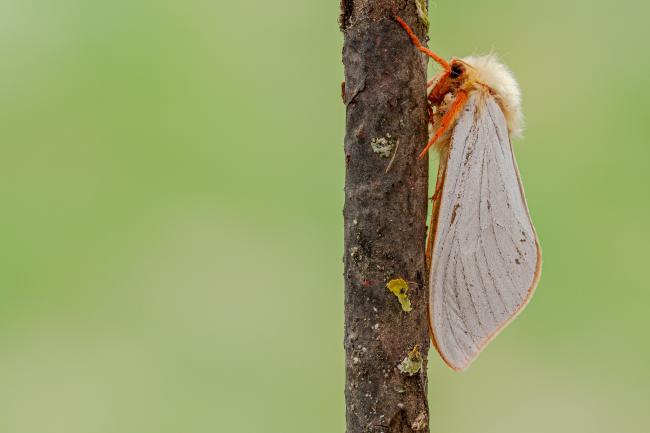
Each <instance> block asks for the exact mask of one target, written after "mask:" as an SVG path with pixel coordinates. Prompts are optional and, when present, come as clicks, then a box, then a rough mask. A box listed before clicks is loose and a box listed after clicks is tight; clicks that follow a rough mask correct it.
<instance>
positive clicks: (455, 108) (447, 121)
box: [419, 89, 467, 158]
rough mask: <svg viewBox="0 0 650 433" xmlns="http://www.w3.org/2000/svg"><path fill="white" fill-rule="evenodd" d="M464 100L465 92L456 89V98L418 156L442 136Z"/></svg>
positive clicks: (463, 103) (424, 153)
mask: <svg viewBox="0 0 650 433" xmlns="http://www.w3.org/2000/svg"><path fill="white" fill-rule="evenodd" d="M465 102H467V92H466V91H464V90H462V89H461V90H458V92H457V93H456V99H454V102H452V104H451V107H449V109H448V110H447V112H446V113H445V115H444V116H442V119H441V120H440V126H439V127H438V130H437V131H436V132H435V134H433V137H431V139H430V140H429V142H428V143H427V145H426V147H425V148H424V149H423V150H422V152H420V156H419V158H422V157H424V155H426V154H427V152H428V151H429V149H430V148H431V146H433V144H434V143H435V142H436V141H437V140H438V139H439V138H440V137H441V136H442V134H444V133H445V131H447V129H449V127H450V126H451V124H452V123H454V120H456V116H457V115H458V112H459V111H460V110H461V109H462V108H463V107H464V106H465Z"/></svg>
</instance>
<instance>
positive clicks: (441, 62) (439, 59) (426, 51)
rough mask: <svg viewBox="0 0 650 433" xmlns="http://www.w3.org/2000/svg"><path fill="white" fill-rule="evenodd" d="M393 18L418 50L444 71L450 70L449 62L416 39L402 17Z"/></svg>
mask: <svg viewBox="0 0 650 433" xmlns="http://www.w3.org/2000/svg"><path fill="white" fill-rule="evenodd" d="M395 20H396V21H397V22H398V23H399V24H400V25H401V26H402V27H403V28H404V30H406V33H407V34H408V35H409V38H411V41H412V42H413V45H415V46H416V47H417V49H418V50H420V51H422V52H423V53H424V54H426V55H427V56H429V57H431V58H432V59H433V60H435V61H436V62H437V63H438V64H439V65H440V66H442V68H443V69H444V70H445V71H451V66H449V63H448V62H447V61H446V60H445V59H443V58H442V57H440V56H439V55H437V54H436V53H434V52H433V51H431V50H430V49H428V48H427V47H425V46H424V45H422V43H421V42H420V39H418V37H417V36H416V35H415V33H414V32H413V30H411V28H410V27H409V26H408V24H406V22H404V20H403V19H401V18H400V17H399V16H397V15H395Z"/></svg>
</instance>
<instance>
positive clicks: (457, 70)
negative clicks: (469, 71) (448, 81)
mask: <svg viewBox="0 0 650 433" xmlns="http://www.w3.org/2000/svg"><path fill="white" fill-rule="evenodd" d="M449 75H450V76H451V78H458V77H460V76H461V75H463V68H462V66H460V65H459V64H454V65H452V66H451V72H450V73H449Z"/></svg>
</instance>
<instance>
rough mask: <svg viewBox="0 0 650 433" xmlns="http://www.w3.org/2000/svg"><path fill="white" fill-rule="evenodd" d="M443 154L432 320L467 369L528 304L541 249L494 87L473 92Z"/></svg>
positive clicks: (438, 341)
mask: <svg viewBox="0 0 650 433" xmlns="http://www.w3.org/2000/svg"><path fill="white" fill-rule="evenodd" d="M444 153H447V158H446V159H445V163H444V165H443V164H441V166H443V167H444V174H443V179H439V182H442V184H441V185H442V188H441V191H440V192H439V197H438V200H437V203H435V205H434V215H433V218H432V223H431V224H432V229H433V235H432V236H433V245H432V247H431V250H432V251H431V268H430V277H429V278H430V302H429V320H430V324H431V332H432V337H433V341H434V345H435V346H436V348H437V349H438V352H439V353H440V355H441V356H442V358H443V359H444V360H445V362H446V363H447V364H448V365H449V366H450V367H451V368H453V369H455V370H462V369H464V368H466V367H467V366H468V365H469V364H470V363H471V362H472V361H473V360H474V359H475V358H476V356H477V355H478V354H479V353H480V351H481V350H482V349H483V348H484V347H485V346H486V345H487V344H488V343H489V342H490V341H491V340H492V339H493V338H494V337H495V336H496V334H497V333H498V332H499V331H500V330H501V329H503V327H504V326H506V325H507V324H508V323H509V322H510V321H511V320H512V319H513V318H514V317H515V316H516V315H517V314H518V313H519V312H520V311H521V310H522V308H523V307H524V306H525V305H526V303H527V302H528V300H529V299H530V297H531V295H532V292H533V290H534V289H535V286H536V285H537V281H538V279H539V273H540V267H541V253H540V250H539V246H538V241H537V236H536V234H535V230H534V228H533V225H532V222H531V220H530V216H529V213H528V208H527V205H526V200H525V198H524V193H523V187H522V186H521V181H520V178H519V171H518V168H517V165H516V162H515V159H514V155H513V152H512V147H511V144H510V137H509V131H508V125H507V122H506V118H505V116H504V113H503V111H502V109H501V107H500V106H499V104H498V103H497V102H496V101H495V99H494V97H493V96H492V95H491V94H490V93H489V92H487V91H485V92H484V91H481V90H475V91H472V92H471V93H470V95H469V99H468V101H467V103H466V104H465V106H464V108H463V110H462V112H461V113H460V115H459V117H458V120H457V122H456V124H455V127H454V129H453V133H452V137H451V140H450V144H449V147H448V149H447V150H446V152H444ZM444 153H443V155H444Z"/></svg>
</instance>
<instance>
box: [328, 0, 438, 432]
mask: <svg viewBox="0 0 650 433" xmlns="http://www.w3.org/2000/svg"><path fill="white" fill-rule="evenodd" d="M422 1H423V0H342V1H341V19H340V22H341V30H342V31H343V34H344V46H343V63H344V66H345V86H344V92H343V99H344V103H345V104H346V107H347V112H346V134H345V161H346V179H345V208H344V211H343V215H344V224H345V229H344V232H345V252H344V265H345V339H344V346H345V352H346V386H345V397H346V421H347V433H362V432H363V433H379V432H382V433H388V432H390V433H406V432H408V433H411V432H415V431H417V432H425V433H428V432H429V427H428V420H429V415H428V414H429V412H428V405H427V376H426V364H427V354H428V348H429V335H428V320H427V302H428V285H427V281H428V278H427V274H426V268H425V257H424V252H425V242H426V213H427V181H428V160H427V159H426V158H424V159H422V160H418V159H417V155H418V151H419V150H421V148H422V146H423V145H424V144H425V143H426V141H427V101H426V90H425V89H426V58H425V57H424V56H423V55H421V54H420V53H419V52H418V51H417V50H416V49H414V47H413V46H412V45H411V43H410V41H409V39H408V37H407V35H406V33H405V32H404V31H403V29H402V28H401V27H400V26H399V25H398V24H397V23H396V22H395V20H394V19H393V17H394V16H395V15H400V16H401V17H402V18H404V19H405V20H406V21H407V22H408V23H409V24H410V25H411V26H412V27H413V29H414V30H415V32H416V33H417V34H418V36H419V37H420V38H421V39H422V40H425V35H426V33H427V24H426V18H425V17H422V12H421V9H422V7H420V13H418V4H417V2H422ZM420 5H422V3H420ZM399 278H402V279H404V280H405V281H407V282H408V285H409V289H408V292H407V293H406V296H408V300H409V301H410V303H411V306H412V310H411V311H410V312H407V311H404V308H403V306H402V305H401V304H400V302H399V299H398V297H397V296H396V295H395V294H393V293H392V292H391V291H389V290H388V289H387V287H386V284H387V282H389V281H391V280H393V279H399ZM402 300H404V299H402ZM406 309H408V308H406ZM416 346H418V347H419V352H420V356H421V357H422V366H421V368H420V369H419V370H417V371H414V370H415V369H416V368H417V354H416V353H415V351H414V348H415V347H416ZM409 353H410V356H411V360H412V361H414V362H413V363H412V364H411V365H410V366H407V365H406V364H404V365H402V368H400V364H401V363H402V362H403V361H404V360H405V359H407V360H408V359H409ZM405 367H411V368H410V373H409V371H408V370H409V368H405ZM414 367H415V368H414ZM411 373H413V374H412V375H411Z"/></svg>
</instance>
